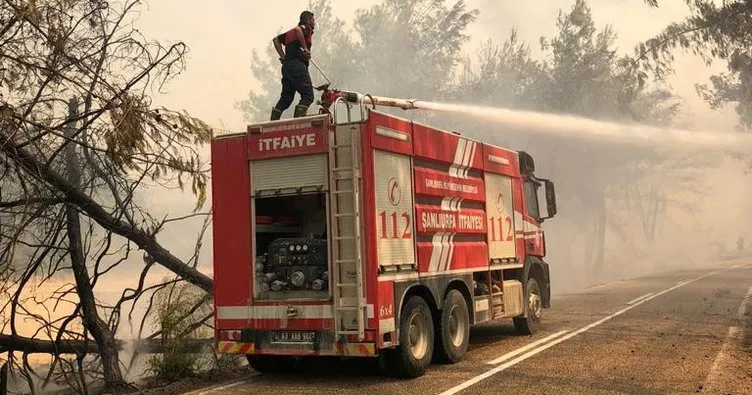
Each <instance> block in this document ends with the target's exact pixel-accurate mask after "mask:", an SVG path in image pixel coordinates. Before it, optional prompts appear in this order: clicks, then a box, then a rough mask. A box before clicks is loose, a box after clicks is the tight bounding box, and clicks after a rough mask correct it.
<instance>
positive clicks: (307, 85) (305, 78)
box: [271, 59, 313, 121]
mask: <svg viewBox="0 0 752 395" xmlns="http://www.w3.org/2000/svg"><path fill="white" fill-rule="evenodd" d="M295 92H298V93H300V102H299V103H298V105H297V106H295V115H294V116H295V117H296V118H297V117H302V116H305V115H306V113H307V112H308V107H309V106H310V105H311V103H313V84H312V83H311V75H310V74H309V73H308V66H307V65H306V64H305V63H304V62H303V61H302V60H300V59H290V60H286V61H285V62H284V63H283V64H282V94H281V95H280V97H279V101H278V102H277V104H276V105H275V106H274V109H272V116H271V120H272V121H273V120H276V119H279V118H280V117H281V116H282V113H283V112H284V111H285V110H287V109H288V108H289V107H290V105H291V104H292V101H293V100H294V99H295Z"/></svg>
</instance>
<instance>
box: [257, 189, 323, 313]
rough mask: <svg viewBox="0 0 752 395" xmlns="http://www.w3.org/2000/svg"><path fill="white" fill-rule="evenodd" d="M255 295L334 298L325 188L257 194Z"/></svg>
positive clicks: (275, 297) (279, 297) (275, 298)
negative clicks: (266, 194)
mask: <svg viewBox="0 0 752 395" xmlns="http://www.w3.org/2000/svg"><path fill="white" fill-rule="evenodd" d="M253 200H254V209H255V218H256V221H255V222H256V224H255V228H256V232H255V243H254V244H255V247H256V248H255V253H256V264H255V270H254V289H255V298H256V299H260V300H290V299H316V300H319V299H329V253H328V243H327V216H326V213H327V210H326V195H325V194H324V193H309V194H299V195H289V196H272V197H257V198H254V199H253Z"/></svg>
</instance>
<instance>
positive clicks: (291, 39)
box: [277, 26, 313, 64]
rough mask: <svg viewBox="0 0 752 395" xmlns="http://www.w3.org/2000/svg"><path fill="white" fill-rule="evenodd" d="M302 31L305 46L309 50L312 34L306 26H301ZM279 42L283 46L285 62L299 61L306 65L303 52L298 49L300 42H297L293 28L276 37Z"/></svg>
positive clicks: (306, 61) (296, 35)
mask: <svg viewBox="0 0 752 395" xmlns="http://www.w3.org/2000/svg"><path fill="white" fill-rule="evenodd" d="M301 28H302V29H303V37H305V40H306V45H307V46H308V49H309V50H310V49H311V45H312V44H313V40H312V38H313V37H312V36H313V33H312V32H311V31H310V29H308V28H307V27H306V26H301ZM277 38H278V39H279V42H281V43H282V45H284V46H285V60H290V59H300V60H302V61H304V62H305V63H306V64H308V59H307V58H306V57H305V55H303V51H302V50H301V48H300V42H299V41H298V34H297V33H296V32H295V28H292V29H290V30H288V31H287V32H285V33H282V34H280V35H279V36H277Z"/></svg>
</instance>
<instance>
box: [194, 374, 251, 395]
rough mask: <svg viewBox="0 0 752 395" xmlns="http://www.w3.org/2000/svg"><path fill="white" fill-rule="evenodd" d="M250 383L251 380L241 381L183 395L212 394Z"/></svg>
mask: <svg viewBox="0 0 752 395" xmlns="http://www.w3.org/2000/svg"><path fill="white" fill-rule="evenodd" d="M254 377H255V376H254ZM250 381H251V379H248V380H241V381H236V382H234V383H231V384H226V385H223V386H219V387H214V388H209V389H205V388H202V389H199V390H196V391H192V392H186V393H184V394H183V395H206V394H210V393H212V392H217V391H222V390H226V389H228V388H232V387H237V386H239V385H241V384H246V383H249V382H250Z"/></svg>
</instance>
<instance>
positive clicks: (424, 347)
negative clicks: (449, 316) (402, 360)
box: [408, 313, 428, 359]
mask: <svg viewBox="0 0 752 395" xmlns="http://www.w3.org/2000/svg"><path fill="white" fill-rule="evenodd" d="M427 332H428V325H427V324H426V318H425V316H424V315H423V314H421V313H415V314H413V316H412V317H411V319H410V326H409V329H408V337H409V339H410V353H411V354H413V357H415V359H423V357H425V355H426V353H427V352H428V333H427Z"/></svg>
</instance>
